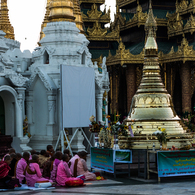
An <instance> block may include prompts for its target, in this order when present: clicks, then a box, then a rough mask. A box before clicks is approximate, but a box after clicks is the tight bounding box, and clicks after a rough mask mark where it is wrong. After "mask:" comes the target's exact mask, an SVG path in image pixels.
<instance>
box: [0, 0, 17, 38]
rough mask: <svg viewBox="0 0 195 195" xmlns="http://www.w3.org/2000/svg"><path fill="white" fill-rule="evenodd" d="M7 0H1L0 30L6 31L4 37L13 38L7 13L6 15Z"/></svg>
mask: <svg viewBox="0 0 195 195" xmlns="http://www.w3.org/2000/svg"><path fill="white" fill-rule="evenodd" d="M8 12H9V10H8V7H7V0H1V11H0V13H1V14H0V15H1V18H0V30H2V31H3V32H5V33H6V35H5V38H9V39H15V38H14V28H13V26H12V25H11V24H10V21H9V15H8Z"/></svg>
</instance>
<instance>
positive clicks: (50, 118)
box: [47, 95, 56, 125]
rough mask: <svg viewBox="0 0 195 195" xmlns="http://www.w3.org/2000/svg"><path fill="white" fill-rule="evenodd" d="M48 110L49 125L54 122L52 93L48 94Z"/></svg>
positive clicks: (54, 97) (54, 101)
mask: <svg viewBox="0 0 195 195" xmlns="http://www.w3.org/2000/svg"><path fill="white" fill-rule="evenodd" d="M47 100H48V112H49V115H48V116H49V117H48V119H49V121H48V124H49V125H54V124H55V109H56V96H54V95H48V99H47Z"/></svg>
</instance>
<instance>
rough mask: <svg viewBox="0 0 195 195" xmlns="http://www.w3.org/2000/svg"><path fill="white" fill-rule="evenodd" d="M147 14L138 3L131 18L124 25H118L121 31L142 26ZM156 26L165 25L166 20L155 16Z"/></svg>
mask: <svg viewBox="0 0 195 195" xmlns="http://www.w3.org/2000/svg"><path fill="white" fill-rule="evenodd" d="M147 17H148V14H147V13H143V12H142V8H141V6H140V5H138V7H137V12H136V13H135V14H134V16H133V18H132V19H130V20H129V21H128V22H126V23H125V25H123V26H120V29H121V31H123V30H127V29H129V28H132V27H136V26H137V27H138V28H139V27H140V26H144V25H145V23H146V20H147ZM155 20H156V22H157V25H158V26H167V20H166V19H162V18H157V17H156V18H155Z"/></svg>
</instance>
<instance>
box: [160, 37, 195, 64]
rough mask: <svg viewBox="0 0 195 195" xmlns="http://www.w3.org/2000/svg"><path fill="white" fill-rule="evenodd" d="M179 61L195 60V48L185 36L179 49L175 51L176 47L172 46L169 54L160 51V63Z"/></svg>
mask: <svg viewBox="0 0 195 195" xmlns="http://www.w3.org/2000/svg"><path fill="white" fill-rule="evenodd" d="M178 61H182V62H183V63H185V62H186V61H195V50H194V49H193V46H189V43H188V41H187V39H186V38H185V37H184V38H183V40H182V42H181V46H178V51H176V52H174V49H173V47H172V48H171V51H170V52H169V53H168V54H164V53H163V52H159V62H160V63H168V62H178Z"/></svg>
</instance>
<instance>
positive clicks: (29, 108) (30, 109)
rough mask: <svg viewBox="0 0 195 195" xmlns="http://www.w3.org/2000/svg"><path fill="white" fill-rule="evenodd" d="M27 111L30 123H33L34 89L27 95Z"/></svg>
mask: <svg viewBox="0 0 195 195" xmlns="http://www.w3.org/2000/svg"><path fill="white" fill-rule="evenodd" d="M26 112H27V118H28V124H29V125H31V124H32V123H33V117H32V116H33V115H32V114H33V94H32V91H31V92H29V95H28V96H27V97H26Z"/></svg>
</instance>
